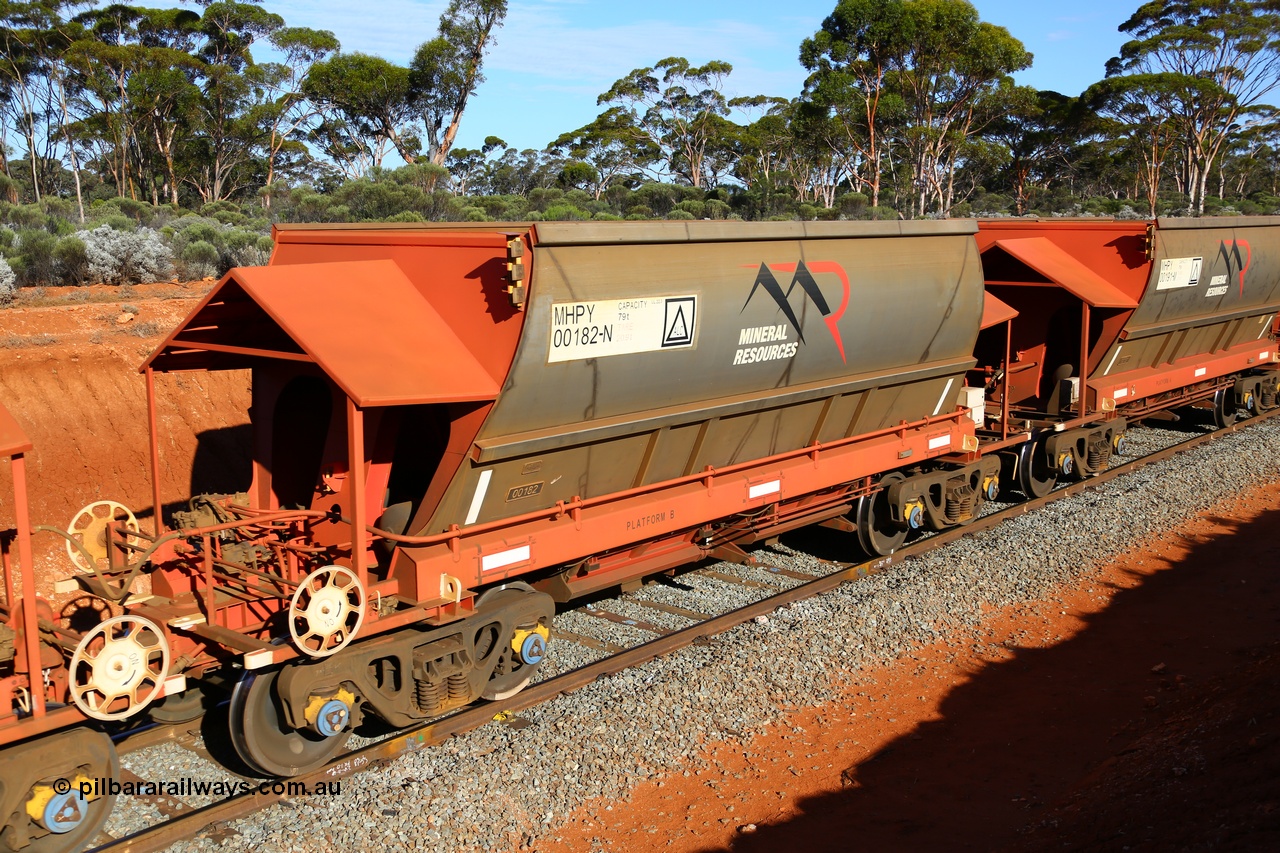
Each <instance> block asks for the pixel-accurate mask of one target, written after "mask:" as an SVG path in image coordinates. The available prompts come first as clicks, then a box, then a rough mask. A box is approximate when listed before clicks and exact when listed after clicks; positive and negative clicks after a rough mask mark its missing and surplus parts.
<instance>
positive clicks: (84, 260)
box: [53, 237, 89, 284]
mask: <svg viewBox="0 0 1280 853" xmlns="http://www.w3.org/2000/svg"><path fill="white" fill-rule="evenodd" d="M53 259H54V261H55V262H56V263H57V267H58V275H59V278H60V280H62V281H64V282H66V283H68V284H84V283H85V282H86V281H87V280H88V278H89V253H88V251H87V250H86V249H85V245H84V241H83V240H81V239H80V238H79V237H63V238H62V239H61V240H59V241H58V244H57V245H56V246H54V247H53Z"/></svg>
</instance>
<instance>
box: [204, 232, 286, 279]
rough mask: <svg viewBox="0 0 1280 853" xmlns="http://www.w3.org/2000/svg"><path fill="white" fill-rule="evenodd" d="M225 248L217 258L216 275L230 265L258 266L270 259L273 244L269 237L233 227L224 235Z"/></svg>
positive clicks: (229, 267)
mask: <svg viewBox="0 0 1280 853" xmlns="http://www.w3.org/2000/svg"><path fill="white" fill-rule="evenodd" d="M224 242H225V246H226V248H225V249H224V250H223V251H222V253H221V254H222V257H221V258H219V260H218V272H217V274H218V275H221V274H222V273H225V272H226V271H227V270H229V269H231V268H232V267H260V266H264V265H265V264H266V263H267V261H269V260H271V250H272V249H273V248H274V247H275V244H274V243H273V242H272V241H271V238H270V237H264V236H263V235H261V234H255V233H254V232H252V231H242V230H240V229H238V228H233V229H231V230H230V231H228V232H227V233H226V235H225V241H224Z"/></svg>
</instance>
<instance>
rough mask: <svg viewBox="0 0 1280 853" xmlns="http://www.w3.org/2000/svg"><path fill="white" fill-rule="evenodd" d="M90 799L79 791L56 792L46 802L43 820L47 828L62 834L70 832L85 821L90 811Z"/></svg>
mask: <svg viewBox="0 0 1280 853" xmlns="http://www.w3.org/2000/svg"><path fill="white" fill-rule="evenodd" d="M88 808H89V801H88V800H86V799H85V798H84V794H82V793H80V792H79V791H67V792H66V793H65V794H54V795H53V798H52V799H50V800H49V802H47V803H45V806H44V814H43V815H41V822H42V823H43V824H44V826H45V829H47V830H49V831H50V832H56V833H58V834H59V835H61V834H62V833H64V832H70V831H71V830H73V829H75V828H76V827H77V826H79V825H80V824H81V823H83V822H84V819H85V815H86V814H87V813H88Z"/></svg>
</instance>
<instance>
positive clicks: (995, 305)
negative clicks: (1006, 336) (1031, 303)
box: [978, 293, 1018, 329]
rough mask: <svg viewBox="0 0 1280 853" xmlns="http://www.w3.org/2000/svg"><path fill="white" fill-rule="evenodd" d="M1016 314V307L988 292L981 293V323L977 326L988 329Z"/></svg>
mask: <svg viewBox="0 0 1280 853" xmlns="http://www.w3.org/2000/svg"><path fill="white" fill-rule="evenodd" d="M1017 316H1018V309H1017V308H1014V307H1013V306H1012V305H1010V304H1009V303H1007V302H1005V301H1003V300H1002V299H999V298H997V297H995V296H992V295H991V294H990V293H983V294H982V325H981V326H979V327H978V328H980V329H990V328H991V327H992V326H998V325H1000V324H1001V323H1007V322H1008V321H1010V320H1012V319H1013V318H1014V317H1017Z"/></svg>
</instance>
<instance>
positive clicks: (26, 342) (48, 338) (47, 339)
mask: <svg viewBox="0 0 1280 853" xmlns="http://www.w3.org/2000/svg"><path fill="white" fill-rule="evenodd" d="M57 342H58V339H57V338H56V337H54V336H53V335H31V336H29V337H23V336H22V335H0V349H25V348H27V347H51V346H53V345H54V344H56V343H57Z"/></svg>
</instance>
